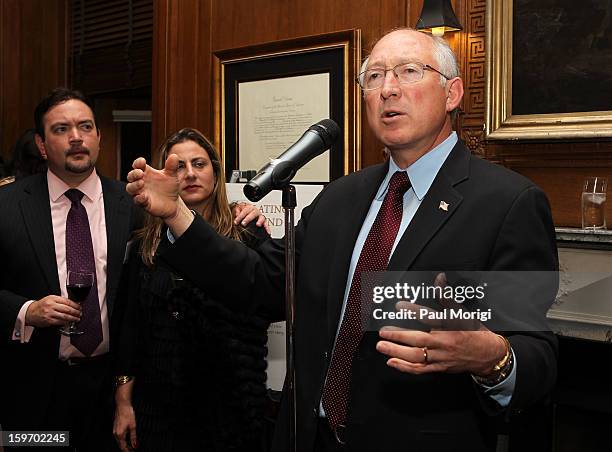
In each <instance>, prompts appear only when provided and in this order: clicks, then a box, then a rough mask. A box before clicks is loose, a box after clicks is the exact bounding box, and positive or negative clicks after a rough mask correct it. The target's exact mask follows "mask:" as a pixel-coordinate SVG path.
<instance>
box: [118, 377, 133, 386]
mask: <svg viewBox="0 0 612 452" xmlns="http://www.w3.org/2000/svg"><path fill="white" fill-rule="evenodd" d="M133 378H134V377H132V376H130V375H119V376H118V377H115V386H121V385H124V384H126V383H129V382H130V381H132V379H133Z"/></svg>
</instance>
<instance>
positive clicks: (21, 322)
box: [12, 300, 35, 344]
mask: <svg viewBox="0 0 612 452" xmlns="http://www.w3.org/2000/svg"><path fill="white" fill-rule="evenodd" d="M34 301H35V300H30V301H26V302H25V303H24V304H23V306H21V309H20V310H19V314H17V319H16V320H15V328H13V337H12V339H13V340H14V341H19V342H21V343H22V344H25V343H28V342H30V338H31V337H32V333H34V327H33V326H29V325H26V312H27V311H28V308H29V307H30V305H31V304H32V303H34Z"/></svg>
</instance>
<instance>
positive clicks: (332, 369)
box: [322, 171, 410, 431]
mask: <svg viewBox="0 0 612 452" xmlns="http://www.w3.org/2000/svg"><path fill="white" fill-rule="evenodd" d="M409 188H410V181H409V180H408V175H407V174H406V172H405V171H397V172H395V174H393V176H392V177H391V181H390V182H389V190H388V191H387V195H386V196H385V199H384V201H383V203H382V206H381V207H380V210H379V211H378V215H377V216H376V220H374V224H373V225H372V228H371V229H370V232H369V233H368V237H367V238H366V241H365V243H364V244H363V249H362V250H361V254H360V255H359V261H357V267H356V268H355V273H354V274H353V280H352V281H351V288H350V291H349V295H348V298H347V300H346V308H345V310H344V317H343V319H342V324H341V326H340V331H339V333H338V338H337V339H336V345H335V347H334V352H333V355H332V359H331V362H330V365H329V370H328V372H327V379H326V381H325V387H324V388H323V397H322V402H323V409H324V410H325V414H326V415H327V419H328V421H329V425H330V426H331V428H332V430H334V431H335V430H336V428H337V427H338V426H339V425H344V423H345V422H346V408H347V399H348V389H349V383H350V378H351V364H352V361H353V355H354V354H355V350H357V346H358V345H359V341H360V340H361V338H362V336H363V331H362V315H361V274H362V273H363V272H376V271H384V270H386V269H387V264H388V262H389V256H390V255H391V249H392V248H393V243H394V242H395V238H396V236H397V232H398V230H399V227H400V223H401V222H402V213H403V198H404V193H406V191H407V190H408V189H409Z"/></svg>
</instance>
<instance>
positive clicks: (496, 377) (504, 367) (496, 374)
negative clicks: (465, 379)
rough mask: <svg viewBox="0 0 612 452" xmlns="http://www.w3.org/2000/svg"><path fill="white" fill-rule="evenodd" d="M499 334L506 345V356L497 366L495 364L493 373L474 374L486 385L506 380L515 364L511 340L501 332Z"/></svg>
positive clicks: (478, 380)
mask: <svg viewBox="0 0 612 452" xmlns="http://www.w3.org/2000/svg"><path fill="white" fill-rule="evenodd" d="M497 336H499V337H501V338H502V339H503V341H504V344H505V346H506V353H505V354H504V357H503V358H502V359H500V360H499V361H498V362H497V364H495V366H493V369H492V370H491V372H492V373H493V375H489V376H487V377H480V376H478V375H474V376H473V377H474V379H475V380H476V381H477V382H478V383H480V384H482V385H485V386H495V385H497V384H499V383H501V382H502V381H504V380H505V379H506V378H507V377H508V375H510V372H511V371H512V367H513V365H514V360H513V359H512V348H511V346H510V342H509V341H508V339H507V338H506V337H504V336H502V335H501V334H498V335H497Z"/></svg>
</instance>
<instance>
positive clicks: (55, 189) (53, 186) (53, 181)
mask: <svg viewBox="0 0 612 452" xmlns="http://www.w3.org/2000/svg"><path fill="white" fill-rule="evenodd" d="M47 185H48V186H49V197H50V199H51V201H52V202H57V200H58V199H59V198H60V196H62V195H63V194H64V193H66V191H68V190H70V188H72V187H70V186H69V185H68V184H66V182H64V181H63V180H61V179H60V178H59V177H57V176H56V175H55V174H54V173H53V172H52V171H51V170H50V169H47ZM74 188H76V189H78V190H80V191H82V192H83V194H84V195H85V196H86V197H87V198H89V200H90V201H95V200H96V199H98V198H99V197H100V195H101V194H102V184H101V183H100V178H99V177H98V173H97V172H96V170H95V168H94V170H93V171H92V172H91V174H90V175H89V176H88V177H87V179H85V180H84V181H83V182H81V183H80V184H79V185H78V186H77V187H74Z"/></svg>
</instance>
